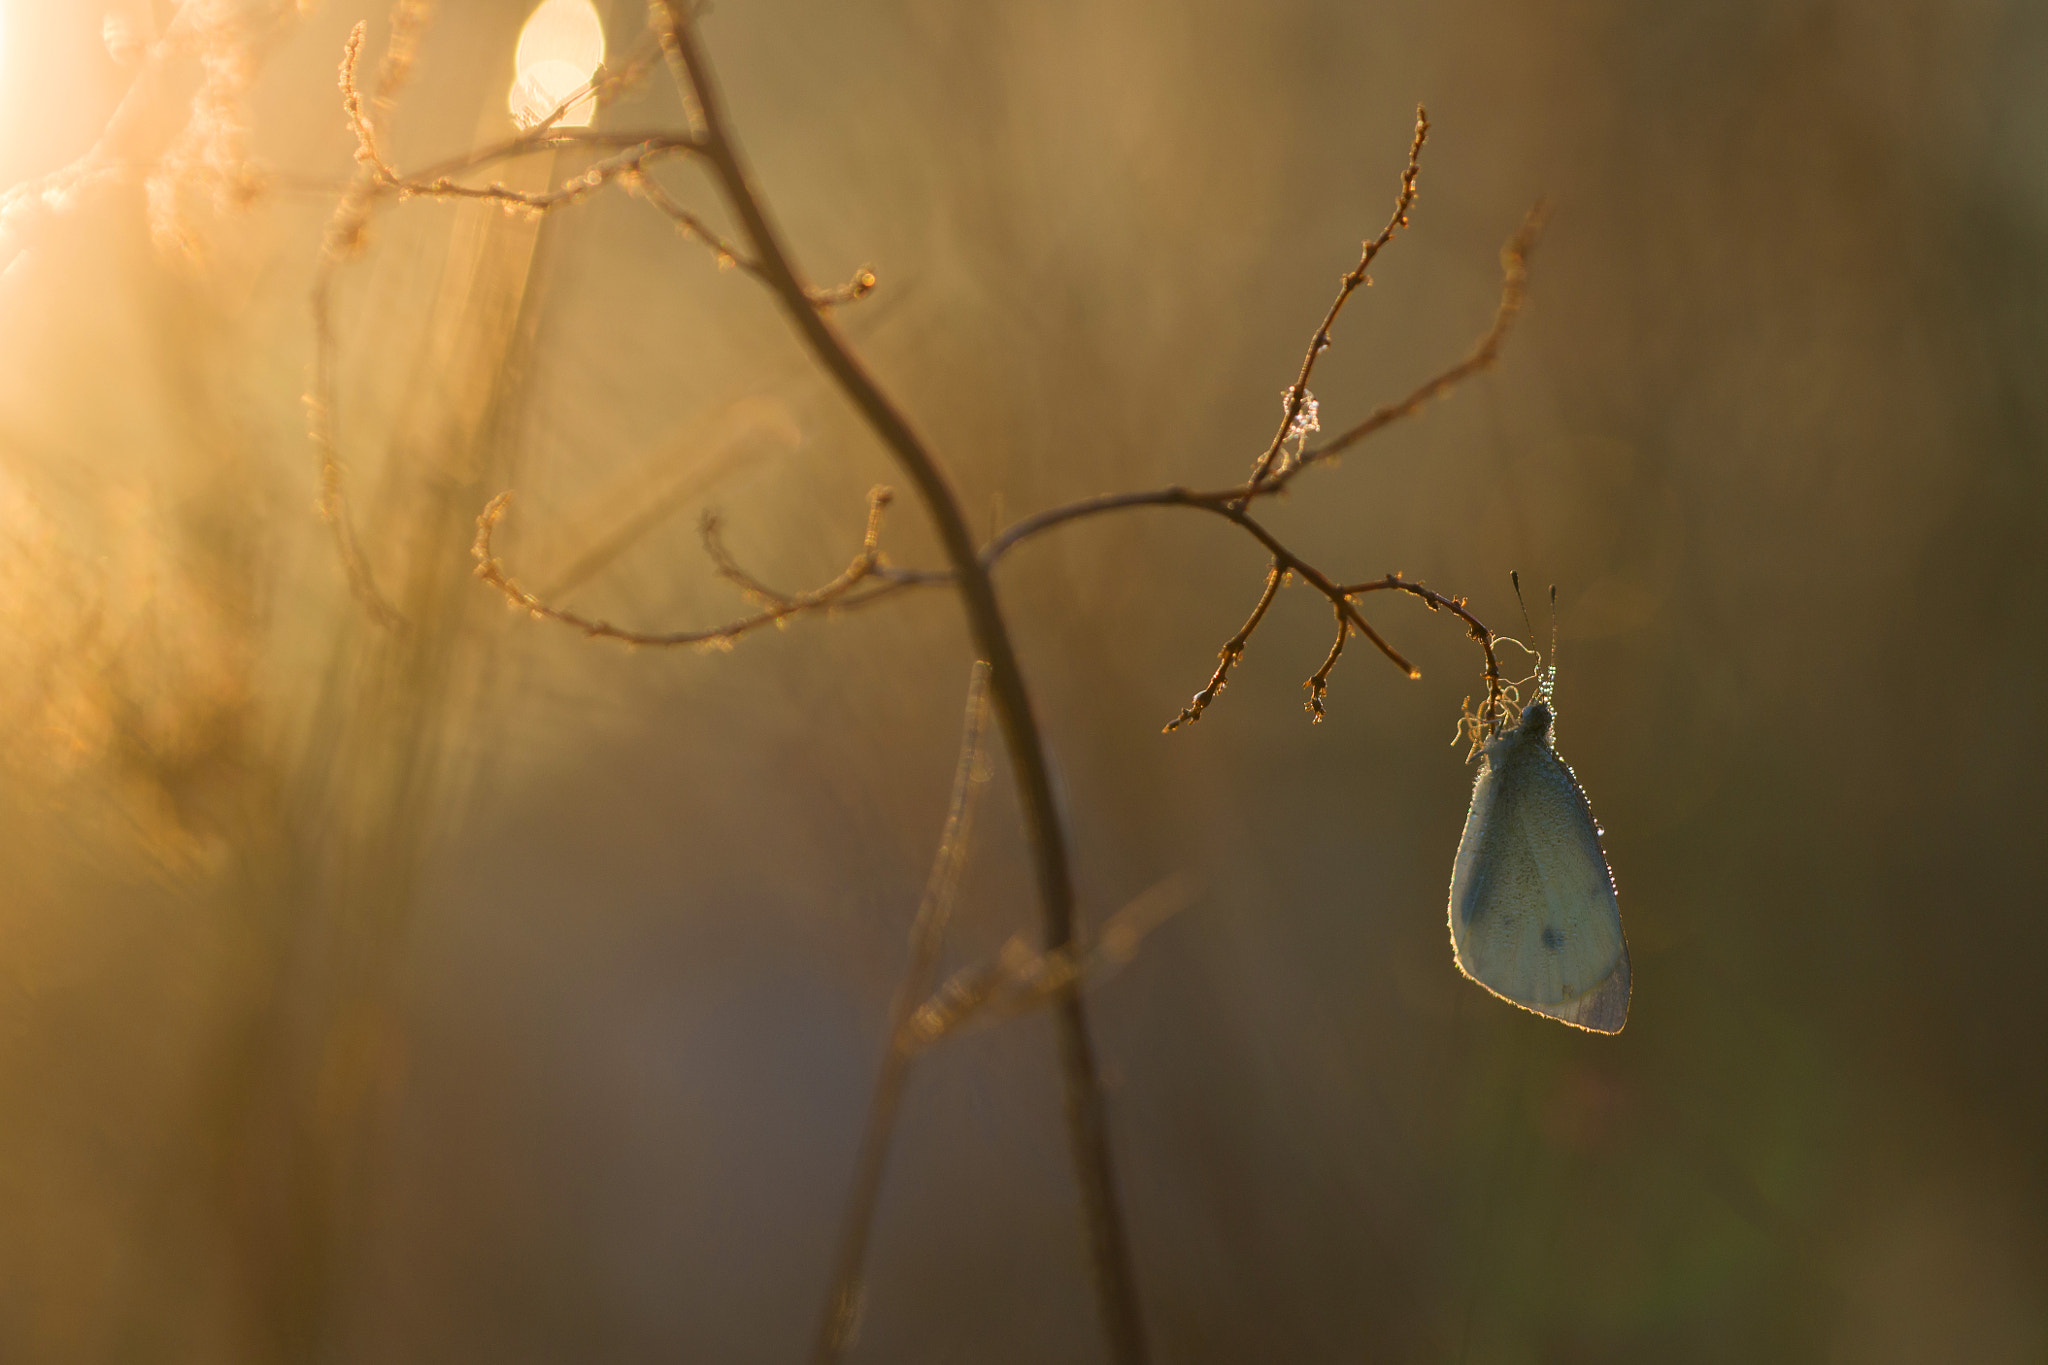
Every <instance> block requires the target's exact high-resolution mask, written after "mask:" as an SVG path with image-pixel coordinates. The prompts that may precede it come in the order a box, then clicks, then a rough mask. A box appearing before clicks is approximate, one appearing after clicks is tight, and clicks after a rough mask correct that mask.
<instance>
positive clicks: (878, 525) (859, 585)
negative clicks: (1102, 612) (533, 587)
mask: <svg viewBox="0 0 2048 1365" xmlns="http://www.w3.org/2000/svg"><path fill="white" fill-rule="evenodd" d="M889 500H890V493H889V490H888V489H886V488H877V489H875V490H874V491H873V492H872V493H870V494H868V528H867V534H866V536H865V537H864V538H863V539H862V541H861V549H860V553H859V554H857V555H855V556H854V557H853V561H852V562H851V563H849V564H848V565H847V566H846V568H845V569H844V570H843V571H842V572H841V573H840V575H839V576H838V577H837V578H835V579H833V580H832V581H831V582H829V583H827V584H825V585H824V586H823V587H821V588H814V589H812V590H811V591H810V592H804V593H794V594H782V593H777V592H775V591H774V590H772V589H770V588H767V587H765V586H763V585H762V584H761V583H759V581H758V580H756V579H754V578H753V577H752V576H751V575H749V574H747V573H746V572H745V571H744V570H742V569H740V568H739V567H738V566H737V565H735V564H732V562H731V557H730V556H729V555H726V554H725V550H724V546H723V544H722V543H721V542H719V541H718V538H717V536H718V528H717V522H716V520H715V519H714V520H713V521H712V523H711V525H710V526H708V527H707V528H706V532H705V534H706V540H707V543H708V544H710V545H712V546H714V547H715V548H714V551H713V554H714V560H715V562H717V563H718V565H719V571H720V573H721V574H722V575H723V576H725V577H728V578H734V579H736V581H738V582H739V583H740V585H741V588H742V590H743V591H745V592H746V593H747V594H748V595H749V596H752V597H755V598H757V599H759V600H760V601H761V602H762V603H763V605H762V607H761V610H759V611H757V612H754V613H752V614H751V615H748V616H742V617H740V618H738V619H737V620H733V621H728V622H726V623H725V624H723V625H718V626H712V627H710V628H708V629H705V630H672V631H639V630H628V629H626V628H625V627H623V626H615V625H613V624H612V623H611V622H609V621H604V620H599V619H598V618H596V617H594V616H584V615H582V614H581V613H578V612H574V611H570V610H568V609H567V608H565V607H557V606H553V605H550V604H549V603H547V602H544V601H542V600H541V599H540V598H538V597H536V596H535V595H534V594H532V593H530V592H528V591H527V590H526V589H525V588H523V587H521V586H520V585H519V582H518V581H517V580H516V579H514V578H512V577H511V576H510V575H509V574H507V573H506V572H505V566H504V565H503V563H501V562H500V561H499V559H498V557H497V554H496V552H495V550H494V549H493V546H492V539H493V536H494V535H495V533H496V532H497V529H498V523H499V522H501V521H503V520H504V519H505V510H506V508H508V507H509V506H511V503H512V495H511V494H510V493H500V494H499V495H498V496H497V497H495V498H492V499H491V501H490V503H489V504H488V505H486V506H485V508H484V510H483V513H482V515H480V516H479V517H478V518H477V519H476V541H475V543H474V544H472V545H471V546H470V554H471V555H472V556H474V557H475V559H476V576H477V577H478V578H481V579H482V580H483V581H484V582H486V583H488V584H490V585H491V586H492V587H494V588H496V589H497V590H498V591H499V592H501V593H503V594H504V595H505V599H506V600H507V601H508V602H510V603H511V604H512V605H513V606H516V607H520V608H523V609H524V610H526V611H528V612H530V613H532V614H533V616H534V617H536V618H537V619H541V620H547V621H559V622H560V623H561V624H563V625H565V626H571V627H573V628H575V629H577V630H580V631H582V632H583V633H584V634H585V635H588V636H591V637H593V638H596V639H602V640H617V641H618V642H619V643H621V644H626V645H645V646H649V647H653V648H674V647H676V646H679V645H709V646H714V647H716V646H721V645H729V644H731V643H732V642H733V641H734V640H737V639H738V638H739V637H740V636H742V635H745V634H746V633H747V632H748V631H752V630H759V629H760V628H761V627H763V626H772V625H779V624H781V623H782V622H784V621H787V620H789V619H790V618H791V617H794V616H801V615H803V614H805V613H807V612H814V611H834V610H836V611H844V610H847V609H850V608H853V607H861V606H866V605H867V604H868V603H870V602H873V601H875V600H877V599H878V598H882V597H887V596H890V595H892V594H894V593H897V592H900V591H902V590H903V589H904V588H914V587H922V586H925V585H927V584H929V583H932V582H935V581H938V582H943V581H948V579H947V576H945V575H940V576H938V577H937V578H934V576H933V575H930V574H922V573H918V572H915V571H902V570H895V569H891V568H889V567H888V566H886V565H884V564H883V563H882V549H881V534H882V510H883V509H884V508H886V507H887V506H888V505H889ZM728 565H730V566H731V572H727V566H728ZM863 585H872V586H863Z"/></svg>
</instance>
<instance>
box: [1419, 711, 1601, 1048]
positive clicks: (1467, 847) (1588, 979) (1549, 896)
mask: <svg viewBox="0 0 2048 1365" xmlns="http://www.w3.org/2000/svg"><path fill="white" fill-rule="evenodd" d="M1524 729H1526V730H1527V731H1528V733H1523V730H1522V729H1518V730H1515V731H1510V732H1509V733H1507V734H1505V735H1503V736H1502V737H1501V738H1500V739H1498V740H1496V741H1494V743H1492V744H1490V745H1489V746H1488V748H1487V762H1486V766H1485V768H1484V769H1483V770H1482V771H1481V772H1480V774H1479V780H1478V781H1477V782H1476V783H1475V784H1474V785H1473V788H1472V807H1471V809H1470V810H1469V811H1468V812H1467V813H1466V816H1465V834H1464V838H1463V839H1461V840H1460V841H1459V844H1458V860H1457V864H1456V866H1455V867H1454V868H1453V870H1452V873H1451V906H1450V919H1451V946H1452V949H1453V951H1454V952H1455V953H1456V955H1457V960H1458V966H1459V968H1460V969H1461V970H1462V971H1464V973H1465V974H1466V975H1467V976H1469V977H1471V978H1472V979H1473V980H1474V981H1477V982H1478V983H1479V984H1480V985H1482V986H1484V987H1486V988H1487V989H1488V990H1490V991H1492V992H1493V993H1494V994H1495V995H1498V996H1500V997H1501V998H1502V999H1505V1000H1508V1001H1510V1002H1512V1003H1514V1004H1517V1005H1520V1006H1522V1007H1523V1008H1525V1009H1530V1010H1534V1011H1536V1012H1537V1013H1539V1014H1547V1015H1549V1016H1550V1017H1551V1018H1553V1019H1561V1020H1563V1021H1564V1022H1565V1023H1568V1024H1574V1025H1577V1026H1578V1027H1580V1028H1585V1029H1591V1030H1593V1031H1595V1032H1598V1033H1619V1032H1621V1027H1622V1025H1623V1024H1624V1023H1625V1022H1626V1021H1627V1019H1628V1000H1629V970H1628V943H1627V941H1626V940H1625V939H1624V938H1623V937H1622V932H1621V908H1620V906H1619V904H1618V903H1617V902H1616V900H1615V897H1614V878H1613V876H1612V874H1611V873H1609V871H1608V869H1607V858H1606V856H1605V855H1604V854H1603V853H1602V852H1601V851H1600V835H1599V830H1598V828H1597V827H1596V826H1595V825H1594V823H1593V811H1592V808H1591V807H1590V806H1589V805H1587V803H1586V797H1585V794H1584V793H1583V792H1581V791H1580V790H1579V784H1578V782H1577V780H1576V779H1575V778H1573V776H1572V772H1571V769H1570V768H1568V767H1566V766H1565V764H1564V761H1563V760H1562V759H1560V758H1559V757H1558V756H1557V752H1556V750H1555V749H1553V748H1552V747H1551V745H1550V743H1549V740H1548V736H1547V733H1545V731H1544V730H1541V729H1538V728H1536V727H1534V726H1530V727H1524Z"/></svg>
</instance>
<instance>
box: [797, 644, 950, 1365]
mask: <svg viewBox="0 0 2048 1365" xmlns="http://www.w3.org/2000/svg"><path fill="white" fill-rule="evenodd" d="M987 753H988V665H987V664H985V663H982V662H979V661H977V662H976V663H975V665H974V668H973V670H972V671H971V672H970V674H969V676H968V682H967V716H966V719H965V721H964V722H963V723H962V725H961V735H960V757H959V759H958V761H957V762H956V763H955V764H954V767H953V794H952V797H951V799H950V800H949V801H948V802H947V805H946V823H945V826H944V828H943V830H942V832H941V833H940V835H939V847H938V851H937V852H936V853H935V854H934V855H933V857H932V867H931V872H930V873H929V874H928V875H927V876H926V878H925V887H924V897H923V899H922V900H920V901H919V902H918V906H917V917H916V918H915V919H914V920H912V921H911V926H910V960H909V962H908V963H906V964H905V966H904V969H903V979H902V981H901V982H900V983H898V985H897V987H896V995H895V998H894V999H893V1000H892V1001H891V1003H890V1006H889V1032H888V1046H887V1049H886V1050H885V1051H884V1052H883V1054H882V1065H881V1070H880V1072H879V1073H878V1074H877V1075H876V1077H875V1088H874V1091H873V1093H872V1094H871V1096H870V1097H869V1100H868V1118H867V1126H866V1128H865V1129H864V1130H863V1131H862V1133H861V1142H860V1151H859V1154H858V1155H857V1156H856V1157H855V1160H854V1177H853V1189H852V1193H851V1194H850V1195H849V1197H848V1199H847V1206H846V1216H845V1219H844V1221H843V1223H842V1224H841V1228H840V1237H839V1254H838V1256H837V1258H836V1260H835V1262H834V1267H833V1272H832V1290H831V1293H830V1294H829V1295H828V1296H827V1297H826V1300H825V1314H824V1318H823V1321H822V1322H821V1323H820V1325H819V1329H818V1338H817V1341H816V1343H815V1344H814V1345H813V1347H812V1350H811V1359H812V1361H813V1362H815V1363H816V1365H830V1362H833V1361H836V1360H837V1359H839V1357H840V1355H841V1353H842V1352H844V1351H845V1349H846V1348H847V1347H848V1346H850V1345H852V1344H853V1336H854V1332H855V1330H856V1328H857V1327H858V1325H859V1321H860V1305H861V1298H862V1289H863V1286H862V1277H863V1275H864V1274H865V1269H866V1264H867V1249H868V1240H869V1238H870V1236H871V1234H872V1232H873V1229H874V1221H875V1208H876V1206H877V1204H878V1203H879V1202H880V1200H881V1194H882V1176H883V1173H884V1167H885V1166H886V1165H887V1163H888V1158H889V1147H890V1144H891V1143H892V1142H893V1140H894V1138H895V1133H896V1115H897V1111H898V1109H899V1108H900V1107H901V1104H902V1100H903V1088H904V1085H905V1083H906V1082H907V1081H908V1079H909V1075H910V1063H911V1060H912V1058H913V1057H914V1055H915V1053H916V1048H915V1047H914V1046H913V1045H912V1041H911V1037H912V1035H911V1022H912V1019H913V1017H914V1016H915V1015H916V1013H917V1010H918V1006H919V1004H920V1002H922V1001H923V1000H924V998H925V996H927V995H928V994H930V993H931V989H932V978H933V977H934V976H935V975H937V973H938V964H939V950H940V948H941V946H942V945H943V944H944V942H945V937H946V925H947V923H948V921H949V920H950V919H951V918H952V913H953V903H954V901H955V899H956V898H957V896H958V894H959V890H960V878H961V873H962V871H963V870H964V869H965V867H966V864H967V849H968V841H969V836H970V835H971V834H972V832H973V827H974V811H975V807H976V805H977V804H978V801H979V798H980V795H981V792H982V789H983V788H984V787H985V786H986V785H987V783H988V773H987V771H986V767H985V764H986V759H987Z"/></svg>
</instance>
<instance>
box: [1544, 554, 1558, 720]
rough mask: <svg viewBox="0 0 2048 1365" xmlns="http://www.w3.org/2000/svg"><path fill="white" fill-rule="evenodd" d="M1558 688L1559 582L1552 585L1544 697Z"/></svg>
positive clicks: (1548, 697) (1547, 696)
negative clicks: (1548, 652)
mask: <svg viewBox="0 0 2048 1365" xmlns="http://www.w3.org/2000/svg"><path fill="white" fill-rule="evenodd" d="M1556 690H1557V584H1555V583H1552V584H1551V585H1550V662H1549V664H1548V665H1547V666H1546V667H1545V669H1544V672H1543V699H1544V700H1545V701H1548V700H1550V694H1551V693H1552V692H1554V691H1556Z"/></svg>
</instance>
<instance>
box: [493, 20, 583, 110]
mask: <svg viewBox="0 0 2048 1365" xmlns="http://www.w3.org/2000/svg"><path fill="white" fill-rule="evenodd" d="M514 64H515V66H516V67H517V69H518V72H519V78H518V79H517V80H515V81H513V82H512V95H511V98H510V99H509V100H507V101H506V103H507V104H508V105H509V106H510V108H511V110H512V117H513V119H514V120H516V121H517V122H518V124H519V126H520V127H522V128H531V127H532V126H533V125H534V124H536V123H539V122H540V121H541V120H542V119H544V118H546V117H547V116H548V115H549V114H552V113H553V112H554V111H555V107H556V106H557V105H559V104H560V103H561V102H562V101H563V100H565V99H568V98H569V97H570V96H571V95H573V94H575V93H576V91H577V90H578V89H579V88H580V87H582V86H583V85H584V84H585V83H586V82H587V81H589V79H590V78H591V76H592V75H593V74H594V73H595V72H596V71H597V69H598V67H600V66H602V65H603V64H604V24H603V22H602V21H601V20H600V19H599V18H598V17H597V9H596V7H595V6H593V5H592V4H591V3H590V0H543V2H542V4H541V6H540V8H538V9H536V10H535V11H534V12H533V14H532V16H531V17H530V18H528V19H527V21H526V27H525V28H523V29H521V30H520V31H519V55H518V57H517V58H516V59H515V63H514ZM596 113H597V101H595V100H593V99H589V98H585V99H581V100H578V101H577V102H576V104H575V105H574V106H572V107H571V108H570V109H569V111H568V112H567V113H565V114H563V115H562V117H561V119H560V121H559V122H557V123H556V125H555V126H556V127H558V128H587V127H589V126H590V120H591V119H592V118H593V117H594V116H595V115H596Z"/></svg>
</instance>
